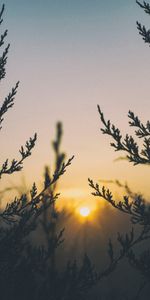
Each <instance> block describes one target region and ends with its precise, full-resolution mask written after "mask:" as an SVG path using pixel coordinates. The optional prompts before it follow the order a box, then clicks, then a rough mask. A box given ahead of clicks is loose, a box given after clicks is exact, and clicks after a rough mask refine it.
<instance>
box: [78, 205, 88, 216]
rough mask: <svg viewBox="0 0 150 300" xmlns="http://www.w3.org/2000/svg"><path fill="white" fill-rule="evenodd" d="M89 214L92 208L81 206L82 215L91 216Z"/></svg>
mask: <svg viewBox="0 0 150 300" xmlns="http://www.w3.org/2000/svg"><path fill="white" fill-rule="evenodd" d="M89 214H90V209H89V207H86V206H85V207H81V208H80V215H81V216H82V217H88V216H89Z"/></svg>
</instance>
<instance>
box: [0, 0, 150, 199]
mask: <svg viewBox="0 0 150 300" xmlns="http://www.w3.org/2000/svg"><path fill="white" fill-rule="evenodd" d="M5 4H6V10H5V15H4V23H3V25H2V28H3V29H4V28H8V38H7V40H8V42H10V43H11V49H10V53H9V59H8V65H7V77H6V79H5V80H4V81H3V82H2V84H1V96H3V97H4V96H5V95H6V94H7V93H8V92H9V89H10V88H11V87H12V86H13V85H14V84H15V82H16V81H17V80H18V79H19V80H20V82H21V83H20V87H19V91H18V94H17V97H16V101H15V106H14V108H13V110H12V111H11V112H9V113H8V114H7V116H6V118H5V122H4V123H3V130H2V132H1V144H2V146H1V152H2V155H1V159H2V162H3V159H5V158H6V157H7V156H8V157H10V158H13V157H16V158H17V157H18V149H19V148H20V145H22V144H24V143H25V141H26V140H27V139H28V138H29V137H30V136H32V135H33V133H34V132H37V133H38V142H37V145H36V148H35V150H34V151H33V155H32V157H30V158H29V159H28V160H26V162H25V164H24V174H25V177H26V180H27V182H29V183H32V182H33V181H36V182H40V181H41V180H42V173H43V166H44V165H45V164H47V163H51V164H52V161H53V156H52V151H51V148H50V141H51V140H52V139H53V137H54V135H55V124H56V122H57V121H58V120H60V121H62V122H63V126H64V138H63V144H62V149H63V150H65V151H66V153H67V154H68V156H72V154H74V155H75V160H74V162H73V163H72V166H71V167H70V168H69V169H68V172H67V173H66V175H65V176H64V177H63V178H62V180H61V188H62V189H63V190H66V189H70V188H71V189H74V190H78V191H80V192H81V197H82V196H83V197H87V195H88V193H90V189H88V183H87V178H88V177H91V178H93V179H94V180H98V179H99V178H103V179H116V178H117V179H120V180H121V181H123V182H124V181H125V180H127V181H128V183H129V184H130V185H131V187H133V189H138V191H140V190H142V191H143V192H144V193H146V194H149V193H148V192H147V191H146V188H147V187H148V186H149V182H148V178H149V172H150V169H149V168H148V167H142V166H137V167H133V166H132V165H131V164H129V163H128V162H117V163H114V158H116V157H118V154H116V153H114V151H113V149H111V148H110V146H109V142H110V139H109V138H107V137H106V136H103V135H102V134H101V132H100V130H99V128H100V125H101V124H100V121H99V116H98V113H97V107H96V105H97V104H100V106H101V108H102V110H103V111H104V114H105V116H106V118H110V119H111V120H112V121H113V122H114V123H115V124H116V125H117V126H118V127H120V128H122V131H123V133H126V132H128V131H129V132H132V131H131V130H128V120H127V112H128V110H129V109H131V110H133V111H134V112H135V113H136V114H137V115H139V117H141V118H142V120H143V121H146V120H147V119H149V109H150V98H149V97H150V95H149V80H150V68H149V65H150V49H149V47H148V46H147V45H144V43H143V41H142V39H141V37H140V36H139V35H138V32H137V29H136V21H137V20H138V21H140V22H141V23H142V24H146V25H148V24H150V19H149V17H148V15H146V14H145V13H144V11H142V10H141V9H140V8H139V7H138V6H137V5H136V3H135V1H131V0H126V1H124V0H113V1H112V0H109V1H101V0H53V1H51V0H40V1H39V0H32V1H31V0H30V1H29V0H26V1H24V0H13V1H12V0H6V1H5ZM16 177H17V176H16ZM14 178H15V177H14ZM7 180H8V178H7ZM86 193H87V194H86Z"/></svg>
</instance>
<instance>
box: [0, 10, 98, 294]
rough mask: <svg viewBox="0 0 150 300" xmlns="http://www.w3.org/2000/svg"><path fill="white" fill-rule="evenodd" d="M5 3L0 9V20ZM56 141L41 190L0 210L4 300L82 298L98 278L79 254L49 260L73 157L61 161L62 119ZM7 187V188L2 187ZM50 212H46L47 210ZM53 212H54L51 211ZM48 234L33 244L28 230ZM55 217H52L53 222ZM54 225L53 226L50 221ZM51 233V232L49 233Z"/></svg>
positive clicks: (27, 151) (9, 165)
mask: <svg viewBox="0 0 150 300" xmlns="http://www.w3.org/2000/svg"><path fill="white" fill-rule="evenodd" d="M3 12H4V5H3V6H2V9H1V12H0V24H1V23H2V21H3V20H2V16H3ZM6 36H7V30H6V31H5V32H4V34H2V35H1V38H0V47H2V45H3V44H4V39H5V37H6ZM8 50H9V45H8V46H7V47H6V48H5V50H4V51H3V54H2V57H0V80H1V79H2V78H5V75H6V72H5V66H6V62H7V54H8ZM18 85H19V82H17V83H16V85H15V87H14V88H13V89H12V91H11V92H10V93H9V95H8V96H7V97H6V98H5V100H4V102H3V104H2V106H1V108H0V124H2V122H3V119H4V115H5V113H6V112H7V111H8V110H9V109H10V108H11V107H12V106H13V105H14V97H15V95H16V93H17V89H18ZM56 133H57V134H56V140H55V141H54V142H53V148H54V152H55V157H56V159H55V170H54V173H53V175H51V174H50V170H49V168H48V167H47V168H46V169H45V177H44V184H43V189H42V190H41V191H40V192H39V191H38V189H37V187H36V184H35V183H33V186H32V188H31V190H30V195H29V196H28V195H27V194H22V195H21V196H19V197H15V199H14V200H13V201H10V199H9V201H8V204H7V205H6V207H5V209H3V210H2V209H1V211H0V295H1V298H2V299H3V300H10V299H16V300H17V299H18V300H20V299H21V300H27V299H32V300H50V299H51V300H70V299H74V300H76V299H78V300H80V299H86V295H87V292H88V291H89V289H91V287H92V286H94V285H95V284H96V282H97V280H98V277H97V273H96V272H95V269H94V267H93V266H92V264H91V262H90V260H89V258H88V257H87V256H85V257H84V259H83V261H82V263H81V265H80V266H78V265H77V263H76V261H73V262H70V263H68V264H67V266H66V267H65V269H64V270H57V268H54V266H53V265H52V263H51V262H53V260H54V253H55V249H56V248H57V247H59V245H60V244H61V243H62V242H63V231H64V230H63V229H62V230H60V232H59V233H57V232H56V231H55V225H56V224H55V222H56V213H57V212H56V209H55V201H56V200H57V198H58V196H59V194H58V193H56V183H57V181H58V179H59V178H60V176H62V175H63V174H64V173H65V172H66V169H67V167H68V166H69V165H70V164H71V162H72V160H73V156H72V157H71V158H70V159H68V160H67V162H64V159H65V154H64V153H63V152H61V151H60V143H61V137H62V124H61V123H58V124H57V132H56ZM36 139H37V135H36V134H35V135H34V137H33V138H30V139H29V141H27V142H26V144H25V147H23V146H21V149H20V151H19V152H20V155H21V158H20V159H19V160H16V159H13V160H12V161H11V162H9V160H8V159H6V160H5V162H4V163H3V164H2V167H1V168H0V178H1V177H2V176H3V175H11V174H13V173H14V172H18V171H20V170H21V169H22V167H23V162H24V160H25V159H26V158H27V157H29V156H30V155H31V152H32V149H33V148H34V146H35V143H36ZM6 189H7V187H6ZM49 212H50V214H49ZM54 215H55V216H54ZM42 219H43V222H42V226H43V229H44V231H45V232H46V233H47V241H48V246H46V247H45V246H43V245H40V246H37V245H36V244H34V243H33V240H32V234H33V233H36V234H38V233H39V231H38V228H39V224H41V220H42ZM54 219H55V222H54ZM52 223H53V224H54V226H53V228H52V227H51V224H52ZM51 233H52V234H51Z"/></svg>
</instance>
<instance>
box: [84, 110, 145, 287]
mask: <svg viewBox="0 0 150 300" xmlns="http://www.w3.org/2000/svg"><path fill="white" fill-rule="evenodd" d="M98 112H99V114H100V119H101V121H102V123H103V125H104V128H102V129H101V131H102V132H103V134H107V135H109V136H111V137H112V138H113V140H114V142H115V143H111V146H112V147H113V148H115V150H116V151H120V150H121V151H124V152H127V154H128V155H127V158H128V159H129V161H131V162H133V164H134V165H136V164H149V162H150V157H149V149H150V148H149V147H150V138H148V136H149V135H150V133H149V125H148V124H149V122H147V124H146V126H144V125H143V124H142V123H141V122H140V120H139V118H138V117H135V116H134V114H133V113H132V112H129V118H130V119H131V121H130V122H129V124H130V126H136V127H137V130H136V132H135V134H136V136H138V137H139V138H144V144H143V149H142V150H139V147H138V145H137V143H136V142H135V141H134V138H133V137H132V136H128V135H126V137H125V138H122V134H121V132H120V130H119V129H118V128H117V127H116V126H115V125H113V124H111V122H110V121H106V120H105V118H104V115H103V113H102V111H101V109H100V107H99V106H98ZM89 185H90V187H91V188H92V189H93V190H94V192H92V195H94V196H96V197H100V198H103V199H104V200H106V201H107V202H108V203H110V204H111V205H112V207H113V208H115V209H117V210H119V211H121V212H123V213H125V214H128V215H129V216H131V222H132V224H133V228H132V230H131V232H130V233H126V234H125V235H124V234H120V233H118V238H117V240H118V242H119V244H120V246H121V248H120V253H119V255H118V256H115V250H114V247H113V244H112V242H111V240H110V241H109V249H108V254H109V257H110V266H109V267H108V268H107V269H106V270H105V271H104V272H103V273H102V274H100V275H99V276H104V274H105V276H107V275H109V274H110V273H111V272H112V271H113V270H114V269H115V267H116V266H117V264H118V262H119V261H120V260H121V259H122V258H124V257H127V258H128V261H129V263H130V265H132V266H133V267H134V268H135V269H136V270H138V271H139V272H140V273H141V274H142V276H143V277H144V278H145V280H144V283H143V282H142V287H143V288H144V286H145V284H146V283H148V284H149V283H150V259H149V257H150V256H149V250H144V252H142V253H141V255H140V256H139V257H137V255H136V254H135V253H136V249H135V252H134V250H133V247H134V246H137V245H139V244H140V243H143V242H144V241H147V240H149V239H150V205H149V203H148V202H146V201H145V199H144V198H143V197H142V195H138V194H136V193H132V192H131V190H130V189H127V186H126V189H127V193H128V196H124V197H123V200H121V201H118V202H117V201H116V200H114V198H113V195H112V193H111V191H110V190H109V189H106V188H105V187H104V186H103V187H102V188H100V187H99V184H94V182H93V180H91V179H89ZM135 225H140V231H138V233H135V229H134V226H135ZM140 291H141V287H140Z"/></svg>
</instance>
